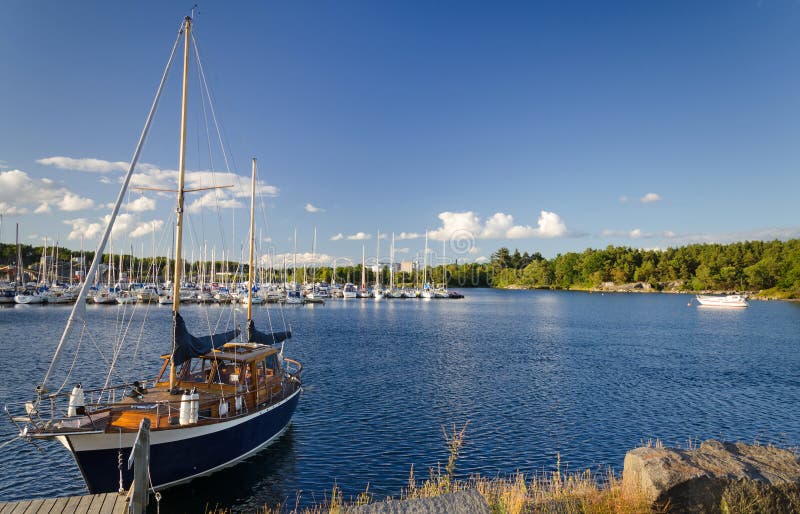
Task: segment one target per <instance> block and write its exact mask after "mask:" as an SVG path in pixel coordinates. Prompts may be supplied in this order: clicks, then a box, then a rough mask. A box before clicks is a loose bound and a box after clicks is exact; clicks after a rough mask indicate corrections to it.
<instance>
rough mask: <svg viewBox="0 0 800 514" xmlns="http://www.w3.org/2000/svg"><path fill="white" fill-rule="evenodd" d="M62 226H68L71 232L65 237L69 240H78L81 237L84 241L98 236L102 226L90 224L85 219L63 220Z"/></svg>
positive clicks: (95, 223)
mask: <svg viewBox="0 0 800 514" xmlns="http://www.w3.org/2000/svg"><path fill="white" fill-rule="evenodd" d="M64 224H66V225H70V226H71V227H72V231H71V232H70V233H69V235H68V236H67V239H69V240H73V241H74V240H79V239H81V237H83V238H85V239H94V238H95V237H97V236H98V235H100V231H101V230H103V227H104V225H102V224H100V223H97V222H94V223H92V222H90V221H89V220H87V219H86V218H77V219H74V220H64Z"/></svg>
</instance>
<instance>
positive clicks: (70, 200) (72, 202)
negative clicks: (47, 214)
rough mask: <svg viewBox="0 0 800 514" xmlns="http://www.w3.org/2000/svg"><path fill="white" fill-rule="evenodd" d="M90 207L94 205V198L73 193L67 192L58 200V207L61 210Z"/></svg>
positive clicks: (80, 209) (79, 209) (76, 209)
mask: <svg viewBox="0 0 800 514" xmlns="http://www.w3.org/2000/svg"><path fill="white" fill-rule="evenodd" d="M92 207H94V200H92V199H91V198H83V197H80V196H78V195H76V194H75V193H69V192H67V193H66V194H65V195H64V198H62V199H61V201H60V202H58V208H59V209H61V210H62V211H82V210H84V209H91V208H92Z"/></svg>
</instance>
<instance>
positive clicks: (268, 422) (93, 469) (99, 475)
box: [73, 391, 300, 494]
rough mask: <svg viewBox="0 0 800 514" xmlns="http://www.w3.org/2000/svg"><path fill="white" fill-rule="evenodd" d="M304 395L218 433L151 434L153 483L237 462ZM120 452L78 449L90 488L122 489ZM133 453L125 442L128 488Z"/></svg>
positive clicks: (280, 426)
mask: <svg viewBox="0 0 800 514" xmlns="http://www.w3.org/2000/svg"><path fill="white" fill-rule="evenodd" d="M299 398H300V392H299V391H298V393H297V394H295V395H294V396H293V397H292V398H290V399H289V400H287V401H286V402H285V403H283V404H282V405H280V406H278V407H275V408H273V409H271V410H269V411H266V412H263V413H261V414H260V415H258V416H254V417H253V418H252V419H249V420H248V421H246V422H243V423H240V424H238V425H235V426H231V427H230V428H226V429H223V430H220V431H217V432H214V433H209V434H205V435H200V436H197V437H191V438H188V439H183V440H180V441H172V442H166V443H161V444H156V443H155V442H153V439H154V438H153V435H155V432H153V433H151V445H150V476H151V480H152V483H153V486H154V487H155V488H160V487H162V488H163V487H168V486H170V485H176V484H177V483H181V482H186V481H188V480H191V479H192V478H194V477H196V476H200V475H206V474H209V473H211V472H213V471H215V470H216V469H219V468H223V467H226V466H229V465H232V464H234V463H236V462H237V461H239V460H241V459H242V458H244V457H246V456H248V455H249V454H251V453H254V452H255V451H256V450H257V449H259V448H260V447H263V446H265V445H266V443H268V442H269V441H270V440H271V439H273V438H275V437H276V436H277V435H278V434H280V433H281V432H282V431H283V430H284V429H285V428H286V427H287V426H288V425H289V421H290V420H291V418H292V414H293V413H294V410H295V408H296V407H297V402H298V399H299ZM118 453H119V450H118V449H117V448H113V449H103V450H92V451H79V452H75V451H73V455H74V456H75V461H76V462H77V463H78V467H79V468H80V470H81V474H83V478H84V480H85V481H86V486H87V487H88V488H89V492H90V493H92V494H97V493H107V492H115V491H117V490H118V489H119V485H120V484H119V467H118V465H117V458H118ZM129 455H130V447H127V448H124V447H123V448H122V458H123V464H122V468H123V469H122V481H123V484H122V486H123V488H125V489H128V488H129V487H130V485H131V481H132V480H133V470H132V469H131V470H128V469H127V467H128V466H127V460H128V456H129Z"/></svg>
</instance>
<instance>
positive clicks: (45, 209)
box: [33, 202, 53, 214]
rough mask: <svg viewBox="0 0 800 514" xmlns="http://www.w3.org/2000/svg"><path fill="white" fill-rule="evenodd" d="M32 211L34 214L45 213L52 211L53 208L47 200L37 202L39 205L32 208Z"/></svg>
mask: <svg viewBox="0 0 800 514" xmlns="http://www.w3.org/2000/svg"><path fill="white" fill-rule="evenodd" d="M33 212H34V213H35V214H47V213H49V212H53V210H52V209H51V208H50V204H48V203H47V202H42V203H40V204H39V207H37V208H36V210H34V211H33Z"/></svg>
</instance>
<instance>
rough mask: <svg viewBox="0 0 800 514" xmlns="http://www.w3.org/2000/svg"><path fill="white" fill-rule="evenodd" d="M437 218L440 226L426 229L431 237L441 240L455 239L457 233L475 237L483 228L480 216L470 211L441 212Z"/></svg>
mask: <svg viewBox="0 0 800 514" xmlns="http://www.w3.org/2000/svg"><path fill="white" fill-rule="evenodd" d="M439 219H440V220H442V226H441V227H440V228H438V229H436V230H430V231H428V237H430V238H431V239H436V240H439V241H442V240H448V239H456V236H459V235H469V236H471V237H477V236H478V235H479V234H480V233H481V231H482V230H483V226H482V225H481V220H480V218H479V217H478V216H477V215H476V214H475V213H474V212H472V211H467V212H441V213H439Z"/></svg>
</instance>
